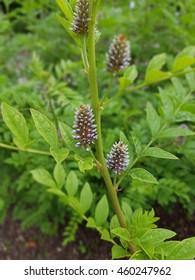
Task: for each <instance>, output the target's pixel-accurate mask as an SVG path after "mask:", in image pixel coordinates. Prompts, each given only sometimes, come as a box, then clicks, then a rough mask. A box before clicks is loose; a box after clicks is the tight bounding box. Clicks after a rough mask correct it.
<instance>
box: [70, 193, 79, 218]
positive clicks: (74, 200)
mask: <svg viewBox="0 0 195 280" xmlns="http://www.w3.org/2000/svg"><path fill="white" fill-rule="evenodd" d="M68 204H69V205H70V207H72V208H73V209H74V210H76V212H77V213H79V215H83V209H82V206H81V204H80V202H79V201H78V199H77V198H76V197H73V196H69V197H68Z"/></svg>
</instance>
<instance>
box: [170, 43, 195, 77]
mask: <svg viewBox="0 0 195 280" xmlns="http://www.w3.org/2000/svg"><path fill="white" fill-rule="evenodd" d="M194 55H195V46H189V47H187V48H185V49H184V50H182V51H181V52H180V53H179V54H178V55H177V57H176V58H175V61H174V63H173V69H172V72H176V71H181V70H183V69H184V68H186V67H188V66H191V65H193V64H195V58H194Z"/></svg>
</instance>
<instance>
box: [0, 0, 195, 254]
mask: <svg viewBox="0 0 195 280" xmlns="http://www.w3.org/2000/svg"><path fill="white" fill-rule="evenodd" d="M133 2H134V6H131V5H130V6H129V1H111V0H109V1H106V3H105V1H100V3H99V8H100V9H101V16H100V17H99V22H98V27H97V29H99V30H100V31H101V36H100V33H99V32H96V39H95V43H97V41H98V44H96V47H97V56H96V60H97V67H98V71H97V72H98V86H99V89H100V105H101V123H102V126H101V134H102V143H103V149H104V151H103V152H104V154H107V153H109V150H110V147H111V146H112V144H113V142H115V141H118V140H119V139H120V141H122V142H123V143H124V144H125V145H127V146H128V150H129V158H130V163H129V166H128V168H127V170H126V171H125V172H124V173H122V174H120V175H119V176H118V175H117V176H113V175H112V174H107V173H106V172H105V170H104V169H105V167H104V165H103V164H102V163H103V162H100V160H99V158H98V160H97V157H99V156H100V154H101V151H99V150H98V152H97V143H96V145H94V146H95V148H93V149H92V150H90V152H87V151H86V150H85V149H84V148H81V149H78V148H76V147H75V143H76V141H75V140H74V139H73V137H72V124H73V116H74V110H75V108H77V107H79V106H80V105H81V104H90V100H89V92H90V90H89V88H88V86H87V77H86V75H88V73H87V70H88V69H87V68H86V67H85V68H86V69H85V71H83V66H82V59H80V50H82V58H85V64H87V63H88V58H89V57H87V59H86V57H85V56H86V53H87V55H88V47H89V42H90V38H89V37H87V40H82V38H81V37H80V36H78V35H77V34H75V33H74V32H73V31H72V30H71V29H70V28H71V27H72V19H73V11H74V9H75V1H65V0H63V1H61V0H56V3H57V4H58V6H59V14H58V15H57V18H56V9H57V5H56V3H55V2H54V1H44V0H41V1H38V2H37V1H30V3H27V1H17V7H15V5H16V4H15V3H14V1H2V7H3V12H2V13H1V14H0V33H1V34H0V35H3V36H0V45H1V47H0V62H1V63H0V65H1V66H0V101H1V112H2V114H1V117H0V121H1V126H0V149H1V154H0V169H1V171H2V172H1V173H2V177H1V178H2V180H1V185H0V221H1V222H3V219H4V217H5V215H6V211H7V210H8V209H9V207H10V205H14V210H13V217H14V218H15V219H19V220H21V225H22V227H30V226H33V225H36V226H38V227H39V228H40V229H41V230H42V232H45V233H51V234H54V233H56V232H57V229H58V226H59V225H60V224H62V223H64V221H65V228H64V245H66V244H68V243H69V242H71V241H73V240H74V238H75V234H76V231H77V228H78V225H79V224H80V223H81V222H83V221H85V222H86V226H87V227H89V228H94V229H96V230H97V231H98V232H99V233H100V235H101V238H102V239H103V240H106V241H108V242H111V243H112V245H113V247H112V258H113V259H119V258H128V259H193V258H194V257H195V241H194V237H191V238H187V239H184V240H182V241H181V242H180V241H176V240H174V241H173V240H170V239H171V238H173V237H174V236H175V233H174V232H173V231H171V230H168V229H162V228H157V226H156V224H155V222H156V221H157V220H158V218H156V217H155V215H154V211H153V210H150V211H146V210H142V209H152V207H153V205H155V204H156V202H158V203H159V204H160V205H161V206H162V207H164V209H165V212H166V211H169V212H170V211H171V209H172V207H173V205H174V203H178V202H179V203H180V204H181V205H182V206H183V207H184V209H186V213H187V214H188V215H189V216H190V215H191V217H192V215H193V213H194V211H195V191H194V164H195V156H194V155H195V144H194V134H195V133H194V128H195V125H194V123H195V100H194V90H195V74H194V65H195V58H194V54H195V47H194V45H195V41H194V38H195V36H194V35H195V28H194V27H195V26H194V20H193V19H194V9H192V3H191V1H186V3H170V1H164V2H162V1H161V2H162V3H157V2H158V1H153V0H150V1H137V0H135V1H133ZM184 2H185V1H184ZM127 19H128V20H127ZM58 21H59V23H58ZM135 26H136V32H135ZM63 29H65V30H66V32H64V30H63ZM119 33H121V34H126V36H127V37H128V36H129V35H127V34H130V38H128V39H130V41H131V63H130V66H129V67H128V68H126V69H125V70H124V71H123V72H121V73H120V74H118V75H116V76H111V75H110V74H109V73H106V69H105V53H106V52H107V49H108V46H109V41H111V39H112V37H113V36H114V35H118V34H119ZM51 38H52V40H51ZM85 39H86V38H85ZM83 42H84V43H86V50H85V51H86V53H85V51H83V44H84V43H83ZM170 42H171V44H170ZM75 43H76V44H75ZM182 49H183V50H182ZM165 50H166V52H167V53H165V52H164V51H165ZM85 66H86V65H85ZM89 80H90V79H89ZM93 94H95V93H94V92H93ZM98 106H99V105H98ZM97 110H98V109H97ZM96 113H97V112H96ZM12 137H14V138H13V140H12ZM4 148H6V149H10V150H13V152H12V153H10V152H9V151H7V150H6V149H4ZM3 149H4V150H3ZM176 159H177V160H176ZM30 174H31V175H32V176H30ZM102 174H103V176H107V177H108V176H110V175H111V176H110V180H111V184H112V185H113V190H114V192H116V194H117V195H116V197H117V198H119V204H120V205H121V209H122V215H124V219H125V223H126V227H124V225H123V227H121V224H120V221H119V216H120V215H118V216H117V215H116V214H115V213H114V211H113V209H112V207H111V203H110V200H109V196H107V193H106V188H105V187H104V185H105V183H104V181H103V180H102V178H101V177H102ZM105 174H106V175H105ZM173 174H174V176H173ZM40 185H43V186H44V187H41V186H40ZM120 190H122V191H121V192H120ZM108 194H109V192H108ZM56 197H57V198H58V199H56ZM132 247H134V249H135V252H134V253H132V251H131V250H132ZM130 248H131V249H130Z"/></svg>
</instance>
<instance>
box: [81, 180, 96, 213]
mask: <svg viewBox="0 0 195 280" xmlns="http://www.w3.org/2000/svg"><path fill="white" fill-rule="evenodd" d="M92 201H93V193H92V191H91V188H90V185H89V183H85V185H84V187H83V188H82V190H81V194H80V203H81V206H82V209H83V212H84V213H86V212H87V211H88V210H89V208H90V207H91V204H92Z"/></svg>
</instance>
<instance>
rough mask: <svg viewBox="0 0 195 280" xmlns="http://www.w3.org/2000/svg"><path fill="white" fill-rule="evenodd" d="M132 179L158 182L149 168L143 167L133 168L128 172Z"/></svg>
mask: <svg viewBox="0 0 195 280" xmlns="http://www.w3.org/2000/svg"><path fill="white" fill-rule="evenodd" d="M128 174H129V175H130V176H131V178H132V179H134V180H138V181H141V182H146V183H152V184H158V181H157V180H156V178H155V177H154V176H153V175H152V174H151V173H150V172H148V171H147V170H145V169H143V168H133V169H131V170H130V171H129V173H128Z"/></svg>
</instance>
